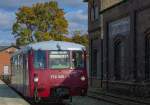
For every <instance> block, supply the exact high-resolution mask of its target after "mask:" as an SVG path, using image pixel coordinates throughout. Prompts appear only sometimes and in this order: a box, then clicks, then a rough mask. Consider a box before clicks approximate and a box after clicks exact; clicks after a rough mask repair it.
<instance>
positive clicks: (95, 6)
mask: <svg viewBox="0 0 150 105" xmlns="http://www.w3.org/2000/svg"><path fill="white" fill-rule="evenodd" d="M99 12H100V0H90V2H89V3H88V32H89V42H90V43H89V48H90V49H89V55H90V56H89V61H90V66H89V68H90V72H89V80H90V83H89V84H90V86H91V87H100V86H101V84H100V79H101V70H100V69H101V65H100V63H101V58H100V57H101V50H100V49H101V46H100V45H99V44H100V43H101V32H100V30H101V29H100V25H101V23H100V16H99ZM93 15H95V19H93V17H92V16H93ZM91 48H92V49H91Z"/></svg>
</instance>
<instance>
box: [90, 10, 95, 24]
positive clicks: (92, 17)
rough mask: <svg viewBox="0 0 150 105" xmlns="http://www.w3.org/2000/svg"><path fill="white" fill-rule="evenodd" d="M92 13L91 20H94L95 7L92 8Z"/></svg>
mask: <svg viewBox="0 0 150 105" xmlns="http://www.w3.org/2000/svg"><path fill="white" fill-rule="evenodd" d="M90 14H91V16H90V17H91V21H92V22H93V21H94V17H95V16H94V8H91V13H90Z"/></svg>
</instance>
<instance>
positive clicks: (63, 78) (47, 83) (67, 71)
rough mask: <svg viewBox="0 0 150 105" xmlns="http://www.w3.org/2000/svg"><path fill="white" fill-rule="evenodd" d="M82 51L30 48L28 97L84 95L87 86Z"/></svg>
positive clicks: (83, 52) (84, 56)
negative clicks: (30, 71)
mask: <svg viewBox="0 0 150 105" xmlns="http://www.w3.org/2000/svg"><path fill="white" fill-rule="evenodd" d="M85 58H86V55H85V51H69V50H68V51H42V50H38V51H32V53H31V59H32V60H31V61H33V63H32V64H33V65H32V71H33V72H32V73H31V75H32V76H31V77H32V78H31V80H33V81H32V83H31V86H32V87H31V96H33V97H38V98H49V97H59V98H68V97H69V96H79V95H85V94H86V93H87V88H88V78H87V71H86V62H85V61H86V59H85Z"/></svg>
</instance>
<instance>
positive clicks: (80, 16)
mask: <svg viewBox="0 0 150 105" xmlns="http://www.w3.org/2000/svg"><path fill="white" fill-rule="evenodd" d="M65 17H66V18H67V19H68V20H69V21H71V22H77V23H84V22H86V21H87V19H88V17H87V12H86V11H84V10H78V11H72V12H68V13H67V14H66V15H65Z"/></svg>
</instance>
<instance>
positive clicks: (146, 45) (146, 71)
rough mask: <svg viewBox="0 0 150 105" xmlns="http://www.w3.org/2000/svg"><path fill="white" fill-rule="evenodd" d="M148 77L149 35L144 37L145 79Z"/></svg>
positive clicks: (149, 74)
mask: <svg viewBox="0 0 150 105" xmlns="http://www.w3.org/2000/svg"><path fill="white" fill-rule="evenodd" d="M149 79H150V36H147V37H146V38H145V80H149Z"/></svg>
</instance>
